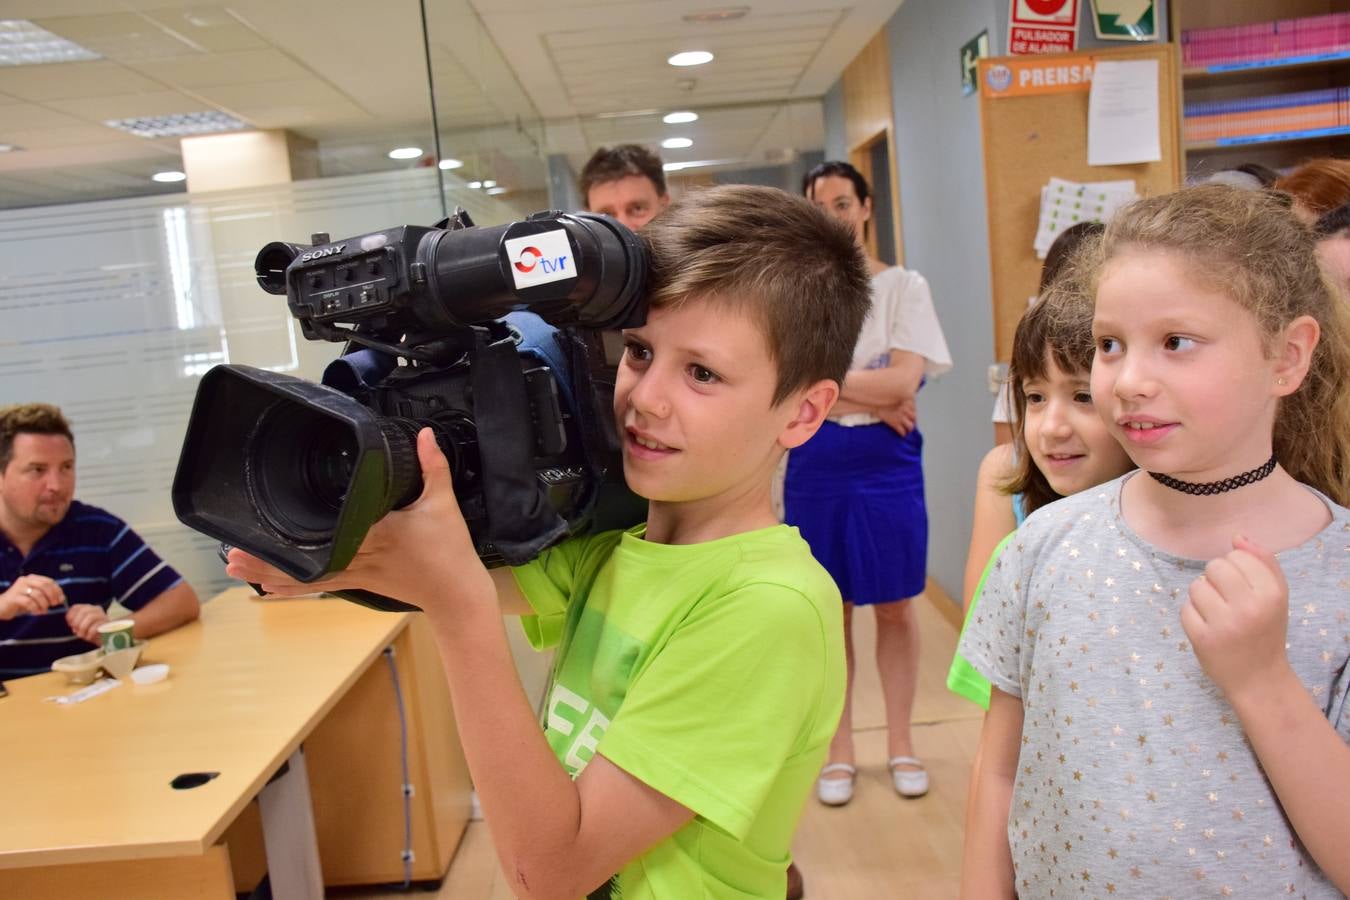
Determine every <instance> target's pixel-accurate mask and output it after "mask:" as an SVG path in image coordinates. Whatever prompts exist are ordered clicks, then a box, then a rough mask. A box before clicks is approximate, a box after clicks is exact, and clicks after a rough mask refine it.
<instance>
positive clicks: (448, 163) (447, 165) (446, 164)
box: [437, 159, 464, 169]
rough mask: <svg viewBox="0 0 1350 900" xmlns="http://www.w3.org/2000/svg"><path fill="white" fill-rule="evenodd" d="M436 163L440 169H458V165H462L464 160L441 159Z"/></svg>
mask: <svg viewBox="0 0 1350 900" xmlns="http://www.w3.org/2000/svg"><path fill="white" fill-rule="evenodd" d="M437 165H439V166H440V167H441V168H442V169H458V168H459V167H460V166H462V165H464V160H462V159H443V160H441V161H440V162H439V163H437Z"/></svg>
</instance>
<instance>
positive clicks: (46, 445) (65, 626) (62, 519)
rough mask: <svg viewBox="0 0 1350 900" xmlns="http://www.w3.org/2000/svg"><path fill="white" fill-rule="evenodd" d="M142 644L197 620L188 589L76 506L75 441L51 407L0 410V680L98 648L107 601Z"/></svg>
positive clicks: (112, 519) (112, 524) (137, 542)
mask: <svg viewBox="0 0 1350 900" xmlns="http://www.w3.org/2000/svg"><path fill="white" fill-rule="evenodd" d="M114 600H115V601H117V602H118V603H119V604H120V605H121V606H123V607H125V608H126V609H129V610H131V611H132V612H131V616H130V618H131V620H132V621H133V622H134V623H135V626H134V628H133V630H132V633H133V635H134V636H135V637H136V638H138V639H140V638H148V637H152V636H154V635H156V634H160V633H162V632H165V631H168V630H170V629H172V628H177V627H178V626H179V625H183V624H185V623H187V622H191V621H192V620H193V619H195V618H197V614H198V611H199V608H200V604H199V602H198V600H197V594H196V592H195V591H193V590H192V587H191V586H190V585H189V584H188V583H187V582H186V581H184V580H183V578H182V576H180V575H179V574H178V573H177V572H175V571H174V570H173V569H172V568H171V567H170V566H169V565H168V563H166V562H164V561H163V560H161V559H160V558H159V557H158V556H157V555H155V552H154V551H153V550H151V549H150V548H149V546H147V545H146V543H145V542H144V541H142V540H141V538H140V536H139V535H137V534H136V532H134V531H132V530H131V527H130V526H128V525H127V524H126V523H125V522H123V521H122V520H121V519H119V518H117V517H116V516H114V515H112V514H111V513H108V512H105V511H104V510H102V509H99V508H98V507H95V506H89V505H87V504H84V503H80V502H79V501H78V500H76V499H75V438H74V436H73V435H72V433H71V430H70V425H69V424H68V423H67V422H66V420H65V418H64V417H63V416H62V415H61V411H60V410H59V409H57V408H56V407H55V406H51V405H48V404H45V403H29V404H21V405H16V406H6V407H0V678H17V677H19V676H23V675H32V674H35V673H37V672H45V671H46V670H47V669H49V668H50V667H51V664H52V662H53V661H54V660H57V659H60V658H61V657H62V656H68V655H70V654H72V653H81V652H83V651H85V650H88V649H90V647H91V645H96V644H98V642H99V636H98V627H99V626H100V625H102V624H103V623H105V622H107V621H109V618H108V607H109V606H110V605H111V604H112V602H113V601H114Z"/></svg>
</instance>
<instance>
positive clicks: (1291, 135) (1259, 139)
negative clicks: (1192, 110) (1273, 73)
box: [1184, 125, 1350, 153]
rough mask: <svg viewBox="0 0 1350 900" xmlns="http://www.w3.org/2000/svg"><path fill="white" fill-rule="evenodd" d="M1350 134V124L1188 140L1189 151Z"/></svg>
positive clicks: (1262, 144)
mask: <svg viewBox="0 0 1350 900" xmlns="http://www.w3.org/2000/svg"><path fill="white" fill-rule="evenodd" d="M1347 135H1350V125H1337V126H1333V127H1330V128H1305V129H1301V130H1297V131H1273V132H1267V133H1263V134H1242V135H1230V136H1227V137H1220V138H1216V139H1214V140H1208V141H1187V142H1186V143H1185V145H1184V146H1185V149H1186V152H1187V153H1196V152H1200V151H1207V150H1239V149H1243V148H1250V147H1255V146H1268V145H1272V144H1297V143H1304V142H1311V141H1326V140H1329V139H1332V138H1339V137H1345V136H1347Z"/></svg>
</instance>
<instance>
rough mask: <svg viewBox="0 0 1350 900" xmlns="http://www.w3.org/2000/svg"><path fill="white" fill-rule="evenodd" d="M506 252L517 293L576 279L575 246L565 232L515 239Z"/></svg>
mask: <svg viewBox="0 0 1350 900" xmlns="http://www.w3.org/2000/svg"><path fill="white" fill-rule="evenodd" d="M504 248H505V250H506V254H507V256H506V258H507V259H508V260H510V262H511V278H512V280H513V281H514V282H515V285H516V288H517V289H520V288H527V287H534V286H536V285H540V284H548V283H549V282H552V281H562V280H563V279H565V278H575V277H576V274H577V273H576V268H575V263H574V261H573V259H572V245H571V243H570V242H569V241H568V240H567V232H566V231H563V230H562V229H558V230H556V231H545V232H543V233H541V234H531V235H526V236H525V237H518V238H511V239H510V240H508V241H505V242H504Z"/></svg>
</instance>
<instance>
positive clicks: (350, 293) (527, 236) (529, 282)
mask: <svg viewBox="0 0 1350 900" xmlns="http://www.w3.org/2000/svg"><path fill="white" fill-rule="evenodd" d="M254 268H255V271H256V274H257V277H258V284H259V285H261V286H262V289H263V290H265V291H267V292H268V293H270V294H285V295H286V297H287V304H288V305H289V307H290V311H291V314H292V315H293V316H295V318H296V319H297V320H298V321H299V322H300V328H301V331H302V332H303V334H304V336H305V337H306V338H307V339H309V340H326V341H345V342H346V347H345V348H344V351H343V353H342V355H341V356H339V357H338V358H337V359H336V360H334V361H333V362H332V363H331V364H330V365H329V366H328V368H327V370H326V371H325V372H324V375H323V379H322V383H321V384H313V383H311V382H308V381H304V380H303V379H300V378H295V377H293V376H289V375H282V374H279V373H276V372H270V371H266V370H263V369H257V368H253V367H251V366H243V365H220V366H216V367H214V368H212V369H211V370H210V371H209V372H207V373H206V374H205V375H204V376H203V377H202V380H201V383H200V384H199V385H198V388H197V396H196V399H195V400H194V402H193V406H192V413H191V417H190V419H189V422H188V428H187V436H186V438H185V440H184V442H183V450H182V454H181V455H180V457H179V460H178V470H177V473H176V474H175V477H174V482H173V490H172V495H173V506H174V512H175V514H176V515H177V516H178V518H179V520H180V521H182V522H183V523H184V524H185V525H188V526H189V527H191V528H193V529H196V530H197V531H200V532H202V533H204V534H206V535H209V536H210V537H213V538H215V539H216V540H219V541H222V542H223V543H224V544H225V545H227V546H237V547H241V548H243V549H245V550H247V551H248V552H249V553H252V554H253V555H254V556H257V557H259V558H260V559H263V560H266V561H267V562H269V563H271V564H272V565H274V566H276V567H277V568H279V569H281V570H282V571H284V572H286V573H287V574H288V575H290V576H292V577H294V578H297V579H299V580H301V581H306V582H308V581H313V580H315V579H317V578H320V577H321V576H323V575H325V574H328V573H330V572H334V571H337V570H340V569H342V568H344V567H345V566H346V565H347V564H348V563H349V562H350V561H351V559H352V557H353V556H354V555H355V553H356V551H357V549H358V548H359V547H360V545H361V542H362V540H363V539H364V538H365V535H366V532H367V531H368V530H369V529H370V527H371V526H372V525H374V524H375V522H377V521H378V520H379V519H380V518H381V517H383V516H384V515H385V514H386V513H387V512H389V511H390V510H391V509H397V508H399V507H402V506H406V505H407V504H409V503H411V502H412V501H413V500H415V499H417V497H418V496H419V495H420V493H421V491H422V475H421V467H420V465H419V463H418V459H417V448H416V438H417V433H418V431H420V430H421V429H422V428H423V427H428V426H429V427H430V428H431V429H432V430H433V432H434V433H435V435H436V441H437V444H438V445H439V446H440V448H441V450H442V451H443V452H444V453H445V455H446V458H447V460H448V461H449V463H450V470H451V475H452V477H453V480H454V485H455V494H456V496H457V498H458V500H459V504H460V509H461V511H462V512H463V513H464V518H465V521H466V522H467V524H468V528H469V534H470V536H471V537H472V539H473V541H474V545H475V548H476V550H477V552H478V555H479V556H480V558H482V559H483V561H484V562H485V563H486V564H487V565H489V566H494V565H519V564H522V563H525V562H528V561H529V560H530V559H533V558H534V557H535V556H536V555H538V554H539V553H540V552H541V551H542V550H544V549H546V548H548V547H550V546H552V545H553V544H556V543H557V542H559V541H561V540H562V539H564V538H566V537H568V536H569V535H571V534H575V533H579V532H581V531H583V530H585V529H587V528H589V527H592V526H596V527H622V526H624V525H629V524H634V523H636V522H637V521H640V520H641V517H642V515H643V514H644V511H643V507H642V506H641V505H640V502H638V501H636V498H634V497H633V495H631V494H630V493H628V491H627V488H626V487H625V486H624V484H623V465H622V458H621V455H620V454H621V450H620V446H619V443H618V435H617V429H616V428H615V425H614V418H613V393H614V376H615V372H616V369H615V364H616V362H617V360H615V359H613V358H612V356H611V355H610V354H607V353H606V350H605V341H604V340H603V332H604V331H606V330H612V329H618V328H625V327H631V326H636V325H640V324H642V322H643V320H644V319H645V316H646V302H645V301H646V298H645V290H644V288H645V281H646V275H647V256H646V252H645V249H644V247H643V244H642V243H641V241H639V239H638V238H637V236H636V235H634V234H633V233H632V232H631V231H629V230H628V229H627V228H625V227H624V226H622V225H620V224H619V223H618V222H616V221H614V220H613V219H611V218H608V217H605V216H598V215H591V214H588V213H575V214H565V213H560V212H541V213H537V214H535V215H532V216H530V217H529V218H527V219H525V220H524V221H519V222H512V223H510V224H508V225H502V226H497V227H493V228H477V227H474V226H473V223H472V221H471V220H470V219H469V217H468V215H467V214H466V213H464V212H463V211H462V210H457V211H456V213H455V215H454V216H453V217H452V218H451V219H448V220H446V221H444V222H441V223H438V224H437V225H436V226H433V227H418V226H411V225H405V226H400V227H397V228H390V229H386V230H384V231H376V232H372V233H370V234H363V235H359V236H357V237H352V238H346V239H343V240H338V241H332V240H330V239H329V237H328V235H326V234H317V235H314V238H313V241H312V244H311V245H310V246H303V245H298V244H287V243H279V242H278V243H272V244H268V245H267V246H265V247H263V248H262V250H261V251H260V252H259V253H258V256H257V259H256V261H255V264H254ZM338 593H339V595H340V596H343V597H345V598H347V599H349V600H353V601H355V602H358V603H362V604H365V605H367V606H372V607H374V608H376V609H386V610H409V609H414V607H412V606H409V605H408V604H405V603H402V602H400V601H398V600H395V599H391V598H389V597H384V596H382V595H378V594H374V593H372V592H368V591H347V592H338Z"/></svg>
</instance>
